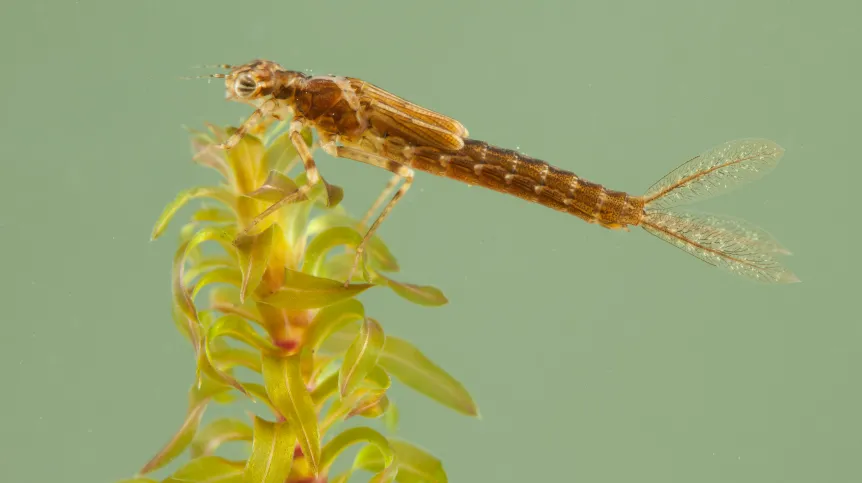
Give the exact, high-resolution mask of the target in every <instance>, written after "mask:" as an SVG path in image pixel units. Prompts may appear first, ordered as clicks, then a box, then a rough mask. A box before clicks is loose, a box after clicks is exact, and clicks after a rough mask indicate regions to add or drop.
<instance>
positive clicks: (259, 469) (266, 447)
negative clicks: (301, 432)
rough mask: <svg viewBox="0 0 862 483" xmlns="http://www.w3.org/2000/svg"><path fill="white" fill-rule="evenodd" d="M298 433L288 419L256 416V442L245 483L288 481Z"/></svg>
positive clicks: (253, 445)
mask: <svg viewBox="0 0 862 483" xmlns="http://www.w3.org/2000/svg"><path fill="white" fill-rule="evenodd" d="M295 446H296V435H295V434H294V433H293V432H292V431H291V428H290V426H289V425H288V424H287V423H284V422H281V423H272V422H269V421H266V420H264V419H261V418H258V417H255V418H254V442H253V443H252V448H251V457H249V459H248V464H247V465H246V467H245V479H244V481H245V483H284V482H285V481H287V477H288V475H290V469H291V467H292V465H293V449H294V447H295Z"/></svg>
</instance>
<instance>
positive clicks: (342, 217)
mask: <svg viewBox="0 0 862 483" xmlns="http://www.w3.org/2000/svg"><path fill="white" fill-rule="evenodd" d="M338 227H346V228H350V229H352V230H354V231H355V232H356V233H360V231H361V230H360V228H361V227H360V226H359V222H358V221H357V220H354V219H353V218H351V217H350V216H348V215H347V214H345V213H344V212H343V210H332V211H327V212H326V213H324V214H323V215H320V216H317V217H315V218H314V219H313V220H311V221H310V222H309V223H308V229H307V232H308V235H309V236H315V235H317V236H319V235H318V233H323V232H325V231H327V230H329V229H332V228H338ZM360 237H361V235H360ZM354 246H355V245H354ZM365 253H366V254H367V255H368V258H369V260H370V261H371V262H372V264H373V265H374V266H375V267H376V268H377V269H378V270H381V271H384V272H397V271H398V270H400V267H399V266H398V261H397V260H396V259H395V255H393V254H392V251H391V250H389V247H387V246H386V244H385V243H383V240H381V239H380V237H379V236H377V235H372V236H371V239H370V240H368V243H367V248H366V250H365Z"/></svg>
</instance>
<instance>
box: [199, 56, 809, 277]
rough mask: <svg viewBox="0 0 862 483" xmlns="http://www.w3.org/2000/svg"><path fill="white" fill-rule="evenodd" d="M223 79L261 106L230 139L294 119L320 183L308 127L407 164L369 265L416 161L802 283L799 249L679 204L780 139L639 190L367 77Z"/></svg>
mask: <svg viewBox="0 0 862 483" xmlns="http://www.w3.org/2000/svg"><path fill="white" fill-rule="evenodd" d="M226 67H229V66H226ZM214 77H223V78H224V79H225V85H226V88H227V92H226V98H227V99H230V100H237V101H240V102H245V103H248V104H250V105H252V106H255V107H256V108H257V109H256V110H255V112H254V114H252V116H251V117H250V118H249V120H248V121H246V123H244V125H243V126H241V127H240V128H239V129H238V130H237V131H236V133H235V134H234V135H233V136H232V137H231V138H230V139H228V140H227V141H226V142H225V143H224V144H223V145H222V146H221V147H223V148H228V149H229V148H230V147H232V146H233V145H235V144H236V142H238V141H239V139H240V138H241V137H242V136H243V135H244V133H245V132H246V130H247V129H248V128H249V127H250V126H251V125H254V124H255V123H257V122H259V121H260V120H261V119H264V118H267V117H273V118H276V119H286V118H287V117H293V121H292V122H291V139H292V140H293V143H294V145H295V146H296V148H297V150H298V151H299V153H300V156H301V158H302V160H303V163H304V165H305V169H306V172H307V173H308V180H309V183H308V184H309V185H313V184H315V183H317V182H318V181H320V180H322V178H320V176H319V174H318V172H317V168H316V166H315V164H314V160H313V157H312V155H311V152H310V151H308V149H307V147H306V146H305V145H304V144H303V142H302V140H301V136H300V134H299V133H300V129H301V128H303V127H311V128H313V129H314V130H316V131H317V133H318V135H319V137H320V143H321V147H322V148H323V149H324V150H325V151H326V152H327V153H329V154H331V155H333V156H336V157H340V158H346V159H352V160H356V161H360V162H363V163H367V164H371V165H374V166H377V167H380V168H383V169H386V170H389V171H391V172H392V173H394V174H395V176H394V178H393V179H392V180H391V181H390V183H389V185H388V186H387V188H386V190H384V194H382V195H381V197H380V198H379V199H378V201H377V203H375V205H374V207H372V209H371V210H370V211H369V213H368V214H367V215H366V220H367V219H368V216H369V215H370V214H371V213H372V212H373V211H374V210H375V209H376V208H377V207H378V206H379V205H380V203H382V200H383V198H384V197H385V195H386V193H387V192H390V191H391V190H392V189H394V186H395V185H396V184H397V182H398V181H401V180H403V181H404V183H403V184H402V186H401V188H400V189H399V190H398V191H397V192H396V193H395V194H394V196H393V197H392V199H391V200H390V201H389V203H388V204H387V205H386V206H385V207H384V209H383V211H382V212H381V214H380V215H379V216H378V217H377V219H376V220H375V221H374V223H373V224H372V226H371V227H370V228H369V230H368V231H367V233H366V234H365V236H364V238H363V241H362V243H361V244H360V246H359V247H357V258H356V263H357V264H358V262H359V260H360V257H361V254H362V250H363V247H364V245H365V242H366V241H367V240H368V238H369V237H370V236H371V235H372V234H373V233H374V231H375V230H376V229H377V227H378V226H379V225H380V223H381V222H382V221H383V219H385V218H386V216H387V214H388V213H389V211H390V210H391V209H392V207H393V206H395V204H396V203H397V201H398V200H399V199H400V198H401V197H402V196H403V195H404V193H405V192H406V191H407V189H408V188H409V187H410V185H411V183H412V181H413V171H412V170H413V169H415V170H419V171H423V172H427V173H430V174H434V175H437V176H443V177H447V178H451V179H455V180H458V181H462V182H464V183H468V184H470V185H479V186H483V187H486V188H489V189H492V190H494V191H498V192H501V193H505V194H510V195H513V196H516V197H518V198H521V199H525V200H528V201H531V202H534V203H538V204H541V205H543V206H546V207H549V208H553V209H555V210H558V211H561V212H565V213H569V214H572V215H575V216H577V217H579V218H581V219H583V220H585V221H587V222H590V223H597V224H599V225H601V226H604V227H606V228H611V229H627V227H628V226H642V227H643V228H644V229H645V230H646V231H647V232H649V233H651V234H653V235H655V236H657V237H659V238H661V239H662V240H664V241H667V242H668V243H671V244H673V245H675V246H677V247H678V248H681V249H683V250H685V251H687V252H688V253H690V254H692V255H694V256H696V257H698V258H700V259H701V260H704V261H706V262H707V263H710V264H712V265H716V266H720V267H722V268H724V269H727V270H729V271H731V272H734V273H737V274H740V275H744V276H747V277H750V278H754V279H756V280H760V281H767V282H794V281H798V278H796V276H795V275H793V274H792V273H790V272H789V271H787V270H786V269H784V267H782V266H781V264H780V263H778V261H777V260H776V259H775V255H776V254H786V253H789V252H787V251H786V250H784V249H783V248H781V247H780V246H779V245H778V243H777V242H776V241H775V240H773V239H772V238H771V236H770V235H769V234H768V233H766V232H764V231H763V230H761V229H759V228H757V227H755V226H752V225H749V224H747V223H746V222H743V221H741V220H735V219H732V218H726V217H720V216H715V215H698V214H689V213H684V212H679V211H674V210H673V208H674V207H675V206H676V205H681V204H684V203H691V202H694V201H697V200H700V199H704V198H707V197H710V196H714V195H716V194H719V193H721V192H723V191H727V190H729V189H731V188H733V187H735V186H737V185H740V184H743V183H744V182H747V181H750V180H753V179H755V178H757V177H759V176H761V175H763V174H764V173H766V172H767V171H769V170H771V169H772V168H774V167H775V165H776V164H777V161H778V159H779V158H780V157H781V155H782V154H783V149H782V148H781V147H780V146H778V145H777V144H775V143H773V142H771V141H768V140H762V139H747V140H738V141H731V142H728V143H725V144H723V145H721V146H717V147H715V148H713V149H711V150H709V151H705V152H704V153H702V154H701V155H699V156H696V157H695V158H693V159H691V160H689V161H688V162H686V163H684V164H682V165H681V166H679V167H678V168H677V169H675V170H673V171H672V172H671V173H669V174H668V175H666V176H665V177H663V178H662V179H661V180H659V181H658V182H657V183H656V184H655V185H653V187H651V188H650V190H648V192H647V193H646V194H645V195H643V196H632V195H630V194H628V193H625V192H621V191H613V190H609V189H607V188H605V187H603V186H602V185H599V184H596V183H592V182H590V181H586V180H584V179H581V178H579V177H578V176H577V175H575V174H574V173H572V172H569V171H565V170H562V169H560V168H557V167H554V166H552V165H550V164H549V163H546V162H544V161H541V160H538V159H534V158H531V157H529V156H526V155H523V154H520V153H518V152H516V151H513V150H509V149H504V148H500V147H496V146H492V145H490V144H488V143H485V142H483V141H478V140H474V139H470V138H469V137H468V136H469V134H468V132H467V129H466V128H465V127H464V126H463V125H462V124H461V123H460V122H458V121H456V120H455V119H452V118H450V117H447V116H445V115H443V114H440V113H438V112H435V111H431V110H429V109H426V108H423V107H421V106H418V105H416V104H413V103H411V102H409V101H407V100H405V99H402V98H400V97H397V96H395V95H393V94H391V93H389V92H387V91H385V90H383V89H381V88H379V87H377V86H374V85H372V84H370V83H368V82H365V81H362V80H360V79H356V78H351V77H340V76H332V75H330V76H313V77H311V76H307V75H305V74H303V73H301V72H297V71H291V70H286V69H284V68H282V67H281V66H279V65H278V64H275V63H272V62H269V61H263V60H258V61H254V62H251V63H249V64H246V65H243V66H239V67H233V68H232V71H231V72H230V73H229V74H227V75H221V74H216V75H214ZM324 183H325V182H324ZM327 186H329V185H327ZM303 189H305V191H302V190H300V191H301V192H300V193H297V194H295V195H291V196H290V197H288V198H285V199H284V200H282V201H281V202H279V203H276V204H275V205H273V206H271V207H270V208H268V209H267V210H265V211H264V213H262V214H261V215H260V216H259V217H258V218H257V219H256V221H255V223H256V222H257V221H258V220H260V219H262V218H263V217H265V216H267V215H269V214H271V213H272V212H273V211H275V210H276V209H277V208H278V207H279V206H281V205H282V204H283V203H286V202H290V201H294V200H295V199H298V198H300V197H301V196H302V195H303V194H304V193H306V192H307V190H308V189H310V187H309V188H303ZM355 268H356V264H354V269H355ZM348 283H349V278H348Z"/></svg>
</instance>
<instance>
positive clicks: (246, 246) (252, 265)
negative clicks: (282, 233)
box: [235, 226, 273, 302]
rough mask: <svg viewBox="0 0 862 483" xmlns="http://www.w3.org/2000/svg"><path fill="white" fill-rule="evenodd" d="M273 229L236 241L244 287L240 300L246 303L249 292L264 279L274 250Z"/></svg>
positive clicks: (240, 293)
mask: <svg viewBox="0 0 862 483" xmlns="http://www.w3.org/2000/svg"><path fill="white" fill-rule="evenodd" d="M272 236H273V227H272V226H270V227H269V228H267V229H266V230H264V231H263V232H262V233H260V234H257V235H252V236H242V237H240V238H239V239H238V240H237V241H236V243H235V244H236V248H237V255H238V258H239V268H240V270H241V271H242V286H241V287H240V292H239V300H240V302H245V297H246V294H247V293H248V292H249V290H254V289H255V288H257V285H258V284H259V283H260V281H261V279H262V278H263V272H264V271H265V270H266V266H267V263H269V254H270V251H271V250H272Z"/></svg>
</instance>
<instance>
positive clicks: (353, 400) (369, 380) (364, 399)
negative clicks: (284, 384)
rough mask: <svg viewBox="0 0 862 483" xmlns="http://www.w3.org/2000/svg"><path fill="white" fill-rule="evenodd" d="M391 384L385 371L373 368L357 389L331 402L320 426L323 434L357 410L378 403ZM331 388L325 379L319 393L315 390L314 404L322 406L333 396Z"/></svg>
mask: <svg viewBox="0 0 862 483" xmlns="http://www.w3.org/2000/svg"><path fill="white" fill-rule="evenodd" d="M334 378H335V377H333V378H332V379H334ZM391 383H392V380H391V379H390V377H389V374H387V373H386V371H384V370H383V369H381V368H380V366H377V367H374V368H373V369H372V370H371V371H370V372H369V373H368V375H367V376H366V377H365V380H364V381H363V382H362V384H361V385H360V387H359V388H357V389H356V390H355V391H353V392H352V393H350V394H348V395H347V396H345V397H342V398H339V399H335V400H334V401H332V403H331V404H330V405H329V408H328V410H327V412H326V416H325V417H324V418H323V421H322V422H321V424H320V428H321V431H322V432H325V431H326V430H327V429H329V427H330V426H332V425H333V424H335V423H336V422H339V421H343V420H346V419H348V418H349V417H350V416H351V415H352V414H355V413H356V411H357V410H364V409H368V408H369V407H370V406H373V405H374V404H376V403H378V402H379V400H380V399H381V398H382V397H383V395H384V394H385V393H386V390H387V389H389V386H390V385H391ZM332 386H334V384H332V382H331V380H330V379H327V380H326V381H324V382H323V383H322V384H321V387H320V388H319V389H320V391H318V390H317V388H316V389H315V394H314V401H315V403H319V404H322V403H323V402H325V401H326V399H327V398H328V397H329V396H330V395H332V394H335V392H336V391H335V390H334V387H332Z"/></svg>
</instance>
